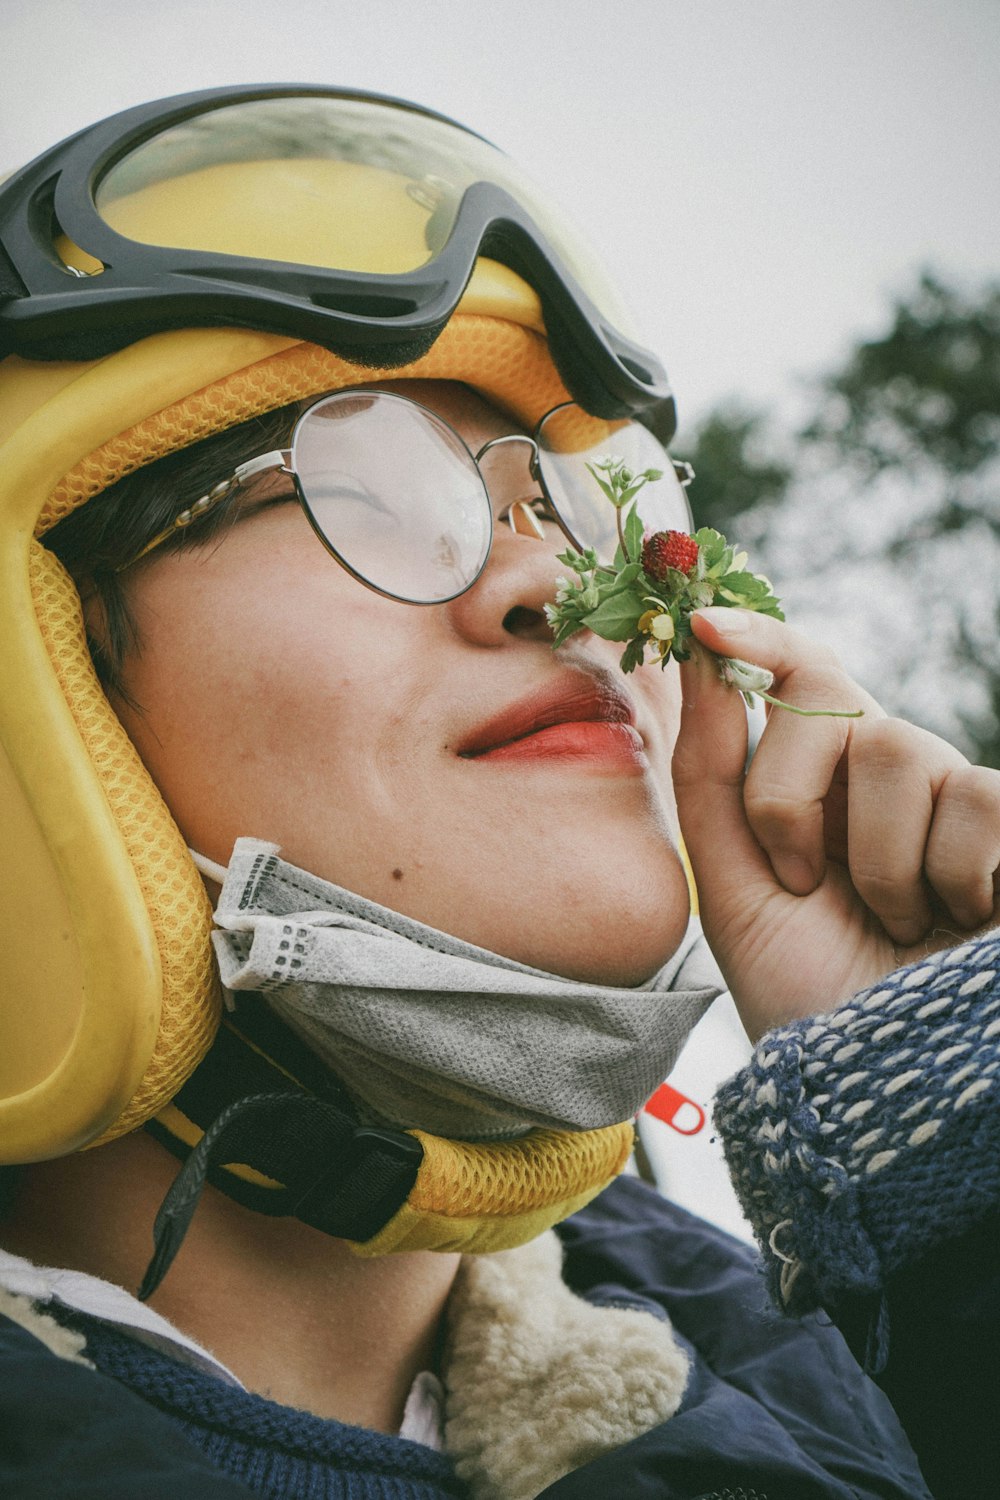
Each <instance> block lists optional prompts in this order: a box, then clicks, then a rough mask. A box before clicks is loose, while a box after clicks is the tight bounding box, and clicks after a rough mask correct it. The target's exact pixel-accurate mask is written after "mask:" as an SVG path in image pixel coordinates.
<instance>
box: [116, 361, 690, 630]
mask: <svg viewBox="0 0 1000 1500" xmlns="http://www.w3.org/2000/svg"><path fill="white" fill-rule="evenodd" d="M511 443H524V444H527V446H528V448H529V461H528V475H529V477H530V479H531V481H532V483H533V484H534V485H536V486H537V488H538V490H539V491H540V493H538V494H535V495H532V496H528V497H525V496H519V497H518V498H517V499H515V500H513V501H511V502H510V503H509V504H508V505H506V506H505V507H504V508H503V509H502V510H501V512H500V515H499V517H498V518H497V519H499V520H501V521H502V520H507V521H508V522H509V524H510V525H511V527H512V528H513V529H514V530H515V531H518V532H522V533H525V532H527V533H528V534H533V535H535V536H538V537H539V538H544V536H545V532H544V530H543V526H542V523H543V522H544V521H546V520H547V521H553V522H555V523H556V525H557V526H558V527H559V529H560V530H561V531H562V533H563V535H564V536H565V537H566V539H567V541H569V542H570V543H571V544H572V545H573V546H574V547H576V548H577V549H579V550H581V551H582V550H585V549H587V548H593V549H594V551H595V552H596V553H597V556H598V557H599V558H600V559H601V560H602V561H606V562H609V561H610V560H611V558H612V557H613V555H614V551H615V547H616V545H617V541H618V537H617V529H616V522H615V512H614V510H613V508H612V507H611V506H610V505H609V504H608V502H607V500H606V499H605V498H604V496H603V494H602V493H601V490H600V488H599V487H598V485H597V482H596V480H595V479H594V477H593V475H592V474H591V473H590V472H589V470H588V468H587V465H588V464H591V463H594V462H595V461H597V460H598V459H600V458H603V457H605V456H606V455H607V450H608V448H609V446H613V448H614V452H615V456H616V457H619V456H620V457H621V458H622V459H623V460H624V462H625V464H626V465H627V466H628V467H629V468H630V469H632V470H633V471H634V472H636V473H639V472H642V471H643V470H645V469H650V468H655V469H659V470H661V477H660V478H659V479H657V480H653V481H651V482H649V483H648V484H647V485H646V486H645V487H644V488H643V491H642V502H641V503H642V511H641V514H642V518H643V521H644V522H645V524H646V526H647V527H648V528H649V529H650V530H653V531H666V530H678V531H689V530H690V529H691V511H690V507H689V505H688V501H687V494H686V489H685V486H686V485H687V484H688V483H689V481H690V479H691V477H692V474H691V470H690V468H689V466H688V465H686V464H675V463H674V462H673V461H672V460H671V459H670V458H669V457H668V455H667V454H666V453H665V452H664V450H663V448H662V446H661V445H660V443H659V442H658V440H657V439H656V438H655V437H654V436H653V434H652V433H651V432H650V431H649V429H648V428H646V427H643V426H642V425H641V424H640V423H639V422H636V421H624V422H618V423H609V422H608V421H606V420H605V419H603V418H598V417H592V416H590V415H589V414H588V413H587V412H585V411H584V410H583V408H582V407H580V406H578V405H576V403H575V402H565V403H564V404H563V405H561V406H557V407H555V408H553V410H552V411H550V412H548V413H546V415H545V416H544V417H543V418H542V419H541V421H540V422H539V423H538V426H537V427H536V428H535V430H534V433H533V434H531V435H530V436H529V435H528V434H526V433H510V434H505V435H503V436H501V437H496V438H491V439H490V441H489V442H488V443H484V444H483V446H482V447H481V448H480V449H479V450H478V452H476V453H473V452H472V450H471V449H470V448H469V447H468V445H467V444H466V443H465V441H464V440H463V438H462V437H461V436H460V434H459V433H458V432H456V431H455V429H454V428H453V427H451V426H450V425H449V423H448V422H446V421H445V420H444V418H443V417H440V416H438V414H437V413H436V412H433V411H430V410H429V409H428V408H427V407H425V406H421V405H420V403H419V402H417V401H414V400H412V399H411V398H410V397H409V396H401V395H398V394H397V393H395V392H390V391H383V390H347V391H336V392H335V393H334V394H333V395H328V396H321V397H320V398H319V400H317V401H314V402H313V403H312V404H311V405H310V406H308V407H307V408H306V409H305V411H303V412H302V414H301V416H300V417H299V419H298V421H297V422H296V424H295V427H294V430H293V432H292V437H291V445H290V447H289V448H287V449H285V450H282V451H277V450H275V451H274V452H271V453H263V454H261V455H260V456H259V457H258V458H252V459H249V460H248V461H247V462H246V463H243V464H239V465H238V466H237V467H236V469H234V471H233V473H232V474H230V475H229V476H228V477H227V478H225V479H223V480H221V481H220V483H218V484H216V485H214V486H213V487H212V489H210V490H209V491H208V493H207V494H205V495H202V496H201V498H200V499H198V500H196V501H195V502H194V504H193V505H190V506H188V507H187V509H186V510H183V511H181V512H180V514H179V515H177V516H175V518H174V520H173V522H172V523H171V525H170V526H168V527H166V528H165V529H164V530H163V531H161V532H159V533H158V534H157V535H156V536H155V537H153V539H152V540H151V541H150V542H148V543H147V545H146V546H145V547H144V548H143V549H142V551H141V552H139V553H137V554H136V556H135V557H133V558H131V559H130V560H129V561H128V562H127V563H124V564H123V565H122V567H121V568H120V569H119V571H123V570H124V568H127V567H131V566H132V564H133V563H136V562H138V561H139V559H140V558H143V557H146V556H147V555H148V554H149V553H150V552H152V551H153V550H154V549H155V548H156V547H159V546H160V545H161V544H162V543H164V542H166V541H169V540H171V539H172V538H174V537H176V536H177V535H178V533H179V532H182V531H184V530H185V529H186V528H187V527H188V526H191V525H192V524H193V523H194V522H196V521H198V520H200V519H201V517H202V516H205V515H207V514H208V513H209V512H210V511H212V510H214V509H215V508H216V507H217V506H218V505H220V504H222V502H223V501H225V500H226V499H228V498H229V497H230V496H231V495H232V494H233V493H234V491H236V490H238V489H240V488H241V487H243V486H245V485H247V484H248V482H249V481H250V480H252V479H254V478H255V477H256V476H258V475H260V474H264V473H268V472H271V471H275V470H277V471H279V472H281V473H284V474H287V475H288V476H289V477H290V478H291V480H292V483H293V484H294V487H295V494H296V496H297V498H298V501H299V503H300V505H301V506H302V509H303V510H304V511H305V513H306V516H307V517H308V519H309V523H310V525H311V526H312V528H313V530H314V532H315V533H316V535H317V536H318V538H319V540H320V541H321V542H322V543H323V546H324V547H325V548H326V549H327V551H328V552H330V553H331V554H332V555H333V556H334V557H335V558H336V560H337V562H339V563H340V565H341V566H342V567H344V568H346V569H347V571H348V572H349V573H350V574H352V575H353V577H355V578H356V579H357V580H358V582H359V583H362V584H364V585H365V587H366V588H369V589H373V590H374V591H375V592H376V593H378V594H384V595H385V596H386V597H387V598H390V599H397V600H399V601H401V602H402V603H405V604H445V603H447V602H448V600H449V599H456V598H458V596H459V595H460V594H464V593H465V592H466V590H467V589H470V588H471V587H472V585H473V584H474V583H475V581H476V579H477V578H478V577H479V575H480V573H481V572H482V571H483V568H484V567H485V566H486V560H487V558H488V557H489V555H490V548H491V546H492V543H493V527H494V509H493V503H492V501H491V497H490V489H489V487H488V482H487V475H486V474H485V473H484V469H483V464H484V460H486V459H487V458H488V456H489V455H490V454H491V453H495V452H496V451H497V450H498V449H500V448H501V447H502V446H504V445H507V444H511ZM487 467H488V466H487Z"/></svg>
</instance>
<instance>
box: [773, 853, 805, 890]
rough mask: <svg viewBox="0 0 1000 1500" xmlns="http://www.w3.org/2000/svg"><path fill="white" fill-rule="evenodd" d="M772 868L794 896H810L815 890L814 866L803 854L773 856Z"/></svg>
mask: <svg viewBox="0 0 1000 1500" xmlns="http://www.w3.org/2000/svg"><path fill="white" fill-rule="evenodd" d="M771 866H772V868H773V870H774V873H775V875H777V877H778V879H779V880H780V881H781V883H782V885H783V886H784V887H785V890H786V891H788V892H789V893H790V894H791V895H793V896H808V895H809V893H810V891H812V890H815V887H816V876H815V874H814V873H813V868H812V865H811V864H810V863H809V861H808V860H807V859H803V858H802V856H801V854H772V855H771Z"/></svg>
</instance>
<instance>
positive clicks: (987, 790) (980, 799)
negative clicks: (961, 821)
mask: <svg viewBox="0 0 1000 1500" xmlns="http://www.w3.org/2000/svg"><path fill="white" fill-rule="evenodd" d="M938 801H939V804H941V805H942V806H943V807H948V808H949V809H952V808H954V809H956V810H957V809H961V810H962V811H964V813H965V814H966V816H967V817H968V818H969V819H970V821H975V822H976V823H980V822H981V821H982V820H983V819H986V820H987V821H988V823H990V824H991V825H993V826H996V827H1000V771H993V770H990V769H989V768H988V767H986V766H963V767H961V768H959V769H958V770H955V771H952V772H951V774H950V775H949V776H948V778H947V780H946V781H945V784H944V786H943V787H942V788H941V794H940V796H939V798H938Z"/></svg>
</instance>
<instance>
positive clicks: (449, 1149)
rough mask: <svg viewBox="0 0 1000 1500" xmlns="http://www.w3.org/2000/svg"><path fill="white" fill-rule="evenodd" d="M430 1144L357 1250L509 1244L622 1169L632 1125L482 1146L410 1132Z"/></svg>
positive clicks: (559, 1215)
mask: <svg viewBox="0 0 1000 1500" xmlns="http://www.w3.org/2000/svg"><path fill="white" fill-rule="evenodd" d="M412 1134H413V1135H415V1136H416V1138H417V1140H419V1142H420V1144H421V1145H422V1146H423V1148H424V1160H423V1163H422V1164H421V1167H420V1172H419V1175H418V1177H417V1180H416V1182H415V1184H414V1186H413V1188H412V1189H411V1190H410V1195H409V1197H408V1198H407V1201H406V1202H405V1203H404V1204H403V1206H402V1208H400V1209H399V1210H398V1212H397V1213H396V1214H394V1216H393V1217H392V1218H391V1219H390V1220H389V1222H388V1224H386V1225H385V1226H384V1228H382V1229H380V1230H379V1232H378V1234H376V1235H373V1236H372V1238H371V1239H370V1240H365V1241H364V1242H363V1243H362V1244H359V1245H358V1244H352V1246H351V1248H352V1250H354V1252H355V1254H357V1255H362V1256H369V1255H386V1254H388V1253H389V1252H393V1251H404V1250H461V1251H464V1252H466V1253H468V1252H470V1251H472V1252H474V1253H476V1254H482V1253H484V1252H486V1253H488V1252H490V1251H493V1250H509V1249H513V1248H514V1247H515V1246H516V1245H523V1244H524V1243H525V1242H526V1241H527V1240H530V1239H534V1237H535V1236H536V1235H538V1234H541V1233H542V1232H543V1231H544V1230H546V1229H549V1228H551V1226H552V1225H553V1224H558V1223H560V1221H561V1220H563V1219H566V1218H568V1217H569V1215H570V1214H573V1213H576V1211H577V1209H579V1208H583V1206H584V1204H586V1203H589V1202H590V1200H591V1199H592V1198H596V1196H597V1194H598V1193H600V1192H602V1191H603V1189H604V1188H606V1187H607V1186H608V1184H609V1183H610V1182H612V1181H613V1180H614V1178H615V1177H617V1176H618V1174H619V1172H621V1171H622V1169H623V1167H624V1166H625V1163H626V1161H627V1160H628V1155H629V1152H630V1151H631V1149H632V1140H633V1135H632V1126H631V1125H629V1124H623V1125H610V1126H608V1127H607V1128H606V1129H604V1130H585V1131H581V1132H579V1133H578V1134H571V1133H570V1132H568V1131H554V1130H535V1131H532V1133H531V1134H530V1135H528V1136H525V1137H523V1138H522V1139H520V1140H516V1141H499V1142H496V1141H494V1142H492V1143H490V1144H489V1145H476V1144H472V1143H469V1142H466V1141H449V1140H442V1139H441V1138H440V1137H438V1136H432V1135H426V1134H425V1133H424V1132H423V1131H422V1130H414V1131H413V1132H412Z"/></svg>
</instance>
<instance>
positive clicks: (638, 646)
mask: <svg viewBox="0 0 1000 1500" xmlns="http://www.w3.org/2000/svg"><path fill="white" fill-rule="evenodd" d="M645 656H646V637H645V636H643V635H637V636H634V637H633V639H632V640H630V641H629V643H628V645H627V646H626V647H625V650H624V651H623V652H622V654H621V660H620V662H619V663H618V665H619V666H620V667H621V669H622V671H623V672H634V671H635V669H636V667H641V666H642V664H643V661H644V660H645Z"/></svg>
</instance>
